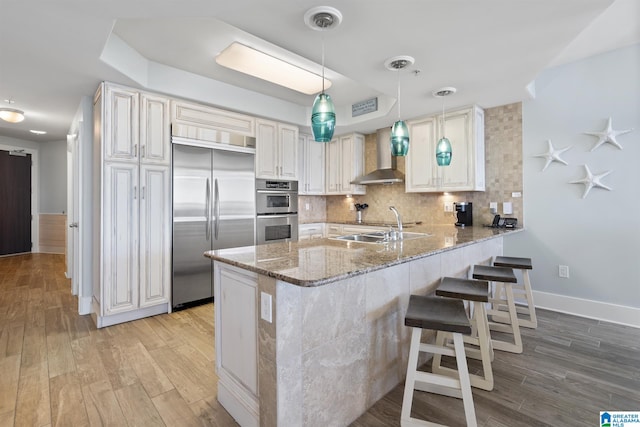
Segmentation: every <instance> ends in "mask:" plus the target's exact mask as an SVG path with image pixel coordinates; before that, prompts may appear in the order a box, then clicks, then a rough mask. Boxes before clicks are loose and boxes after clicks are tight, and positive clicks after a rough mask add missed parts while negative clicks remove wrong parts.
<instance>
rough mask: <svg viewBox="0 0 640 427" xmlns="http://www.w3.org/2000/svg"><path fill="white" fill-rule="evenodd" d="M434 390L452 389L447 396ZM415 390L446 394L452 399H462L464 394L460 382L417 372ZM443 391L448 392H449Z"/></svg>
mask: <svg viewBox="0 0 640 427" xmlns="http://www.w3.org/2000/svg"><path fill="white" fill-rule="evenodd" d="M434 386H435V387H434ZM434 388H438V389H450V392H448V393H446V394H445V393H441V392H435V391H433V389H434ZM415 389H416V390H420V391H427V392H431V393H438V394H445V396H450V397H457V398H462V393H461V392H460V380H458V379H457V378H451V377H448V376H446V375H438V374H432V373H431V372H416V385H415ZM442 391H445V392H447V391H448V390H442Z"/></svg>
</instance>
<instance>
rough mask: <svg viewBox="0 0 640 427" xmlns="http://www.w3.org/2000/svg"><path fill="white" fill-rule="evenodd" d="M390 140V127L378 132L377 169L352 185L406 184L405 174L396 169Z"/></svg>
mask: <svg viewBox="0 0 640 427" xmlns="http://www.w3.org/2000/svg"><path fill="white" fill-rule="evenodd" d="M390 140H391V128H390V127H388V128H383V129H378V130H377V132H376V148H377V166H376V167H377V169H376V170H375V171H373V172H371V173H368V174H366V175H363V176H360V177H358V178H356V179H354V180H353V181H351V184H358V185H362V184H395V183H399V182H404V174H403V173H402V172H400V171H399V170H397V169H396V158H395V157H393V156H392V155H391V147H390V146H389V144H390Z"/></svg>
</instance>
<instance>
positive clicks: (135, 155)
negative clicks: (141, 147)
mask: <svg viewBox="0 0 640 427" xmlns="http://www.w3.org/2000/svg"><path fill="white" fill-rule="evenodd" d="M133 157H138V144H133Z"/></svg>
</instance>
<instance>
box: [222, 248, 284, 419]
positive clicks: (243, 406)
mask: <svg viewBox="0 0 640 427" xmlns="http://www.w3.org/2000/svg"><path fill="white" fill-rule="evenodd" d="M213 274H214V279H213V283H214V287H215V289H214V293H215V295H216V310H215V316H216V318H215V340H216V343H215V348H216V373H217V375H218V401H220V403H221V404H222V405H223V406H224V407H225V408H226V409H227V410H228V411H229V412H230V413H231V415H232V416H233V418H234V419H235V420H236V421H237V422H238V423H239V424H240V425H242V426H255V427H258V426H259V424H260V401H259V398H258V275H257V274H255V273H253V272H250V271H247V270H242V269H239V268H237V267H233V266H231V265H228V264H224V263H221V262H217V261H214V263H213ZM274 297H275V296H274ZM273 303H275V301H273V302H272V304H273ZM271 307H273V305H271ZM270 309H271V308H270Z"/></svg>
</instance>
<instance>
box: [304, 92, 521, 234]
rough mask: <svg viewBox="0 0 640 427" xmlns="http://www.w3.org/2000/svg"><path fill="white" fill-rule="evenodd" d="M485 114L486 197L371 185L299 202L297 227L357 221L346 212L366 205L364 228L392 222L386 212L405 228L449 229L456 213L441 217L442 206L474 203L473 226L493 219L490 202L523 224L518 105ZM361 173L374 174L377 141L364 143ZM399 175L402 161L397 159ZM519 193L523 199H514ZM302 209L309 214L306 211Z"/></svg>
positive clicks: (478, 193) (368, 139)
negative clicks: (509, 208) (508, 206)
mask: <svg viewBox="0 0 640 427" xmlns="http://www.w3.org/2000/svg"><path fill="white" fill-rule="evenodd" d="M484 114H485V158H486V165H485V180H486V191H484V192H482V191H471V192H456V193H450V194H443V193H405V191H404V184H393V185H369V186H367V194H366V195H362V196H353V197H351V198H347V197H345V196H300V201H299V203H300V210H299V211H300V222H301V223H310V222H345V221H355V218H356V212H355V210H350V208H351V206H353V204H354V203H366V204H368V205H369V207H368V208H367V209H366V210H365V211H364V212H363V216H362V218H363V221H365V222H393V221H394V220H395V216H394V215H393V213H392V212H391V211H390V210H389V206H395V207H396V208H398V210H399V211H400V214H401V215H402V219H403V221H405V222H411V221H422V222H423V223H425V224H453V223H455V222H456V216H455V213H450V212H444V203H445V202H459V201H466V202H472V203H473V223H474V225H481V224H490V223H491V220H492V219H493V214H492V213H491V212H490V210H489V202H498V213H499V214H501V215H502V203H503V202H511V203H512V204H513V214H511V215H502V216H507V217H515V218H518V222H519V225H520V224H524V217H523V197H524V196H525V194H524V192H523V188H522V104H521V103H515V104H509V105H504V106H500V107H494V108H488V109H486V110H484ZM365 153H366V154H365V166H366V167H365V170H366V173H369V172H371V171H373V170H375V168H376V135H375V134H370V135H367V136H366V138H365ZM398 169H399V170H401V171H402V172H404V171H405V168H404V158H402V157H400V158H398ZM514 192H515V193H517V192H519V193H520V194H521V195H522V197H512V193H514ZM305 203H309V206H310V209H309V210H305Z"/></svg>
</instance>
